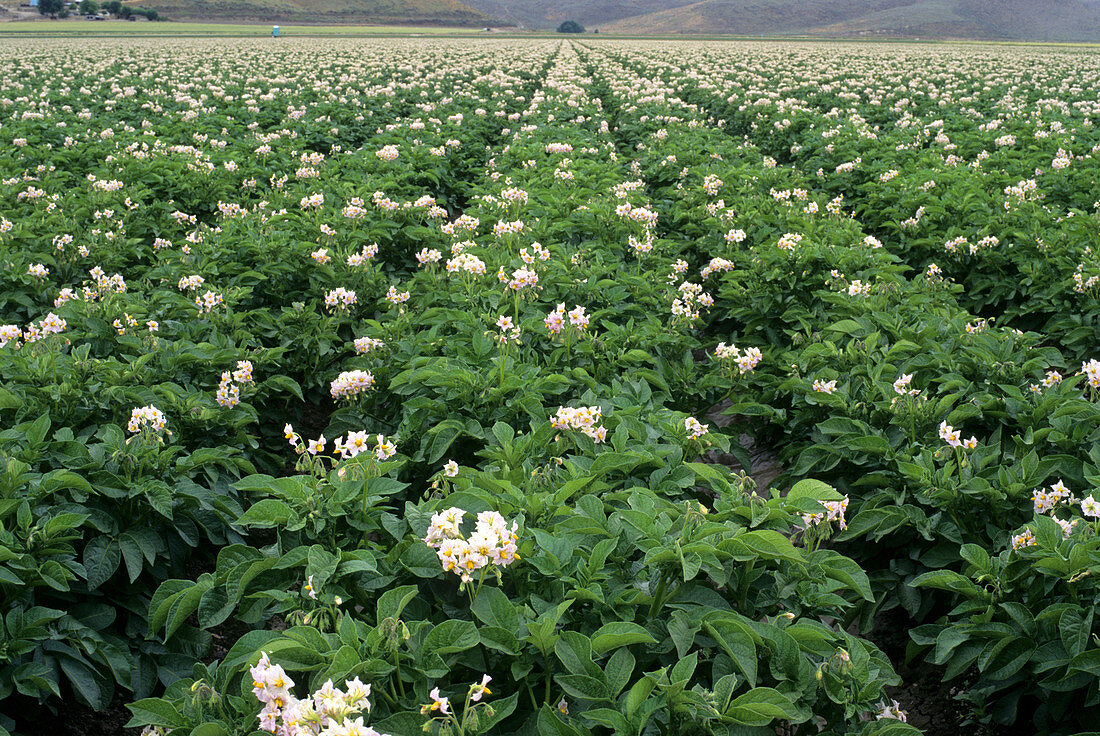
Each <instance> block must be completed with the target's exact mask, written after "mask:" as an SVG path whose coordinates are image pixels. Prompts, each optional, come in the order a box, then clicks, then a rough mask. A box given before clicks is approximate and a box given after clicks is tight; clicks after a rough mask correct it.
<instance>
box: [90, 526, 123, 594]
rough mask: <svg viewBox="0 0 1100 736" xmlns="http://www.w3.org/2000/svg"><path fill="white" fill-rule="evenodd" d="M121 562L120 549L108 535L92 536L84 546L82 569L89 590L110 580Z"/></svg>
mask: <svg viewBox="0 0 1100 736" xmlns="http://www.w3.org/2000/svg"><path fill="white" fill-rule="evenodd" d="M121 562H122V550H121V548H120V547H119V545H118V543H117V542H116V541H115V540H113V539H111V538H110V537H93V538H92V540H91V541H90V542H88V544H87V545H86V546H85V547H84V570H85V575H86V576H87V581H88V588H89V590H95V589H96V588H98V587H99V586H101V585H103V584H104V583H105V582H107V581H108V580H110V578H111V576H112V575H114V574H115V570H117V569H118V566H119V564H121Z"/></svg>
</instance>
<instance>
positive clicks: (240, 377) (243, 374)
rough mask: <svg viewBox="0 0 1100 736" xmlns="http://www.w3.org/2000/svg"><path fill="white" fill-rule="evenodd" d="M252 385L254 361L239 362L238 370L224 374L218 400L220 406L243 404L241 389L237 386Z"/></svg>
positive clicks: (219, 386) (220, 383)
mask: <svg viewBox="0 0 1100 736" xmlns="http://www.w3.org/2000/svg"><path fill="white" fill-rule="evenodd" d="M250 383H252V361H250V360H238V361H237V370H235V371H232V372H230V371H225V372H224V373H222V376H221V381H220V382H219V383H218V391H217V394H216V399H217V402H218V405H219V406H225V407H234V406H236V405H237V404H239V403H241V388H240V386H238V385H237V384H241V385H248V384H250Z"/></svg>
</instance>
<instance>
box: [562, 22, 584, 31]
mask: <svg viewBox="0 0 1100 736" xmlns="http://www.w3.org/2000/svg"><path fill="white" fill-rule="evenodd" d="M558 33H584V26H582V25H581V24H580V23H578V22H577V21H575V20H567V21H564V22H563V23H562V24H561V25H560V26H558Z"/></svg>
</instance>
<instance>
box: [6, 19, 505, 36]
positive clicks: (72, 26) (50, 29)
mask: <svg viewBox="0 0 1100 736" xmlns="http://www.w3.org/2000/svg"><path fill="white" fill-rule="evenodd" d="M271 26H272V24H271V23H249V24H244V23H176V22H158V23H148V22H137V23H128V22H125V21H103V22H92V21H87V20H84V19H79V20H76V19H73V20H58V21H49V22H46V21H12V22H10V23H0V36H119V37H129V36H135V37H136V36H256V37H262V36H270V35H271ZM279 35H280V36H487V35H489V34H487V33H485V32H484V31H480V30H477V29H472V28H446V27H441V26H365V25H364V26H357V25H316V26H309V25H282V24H280V25H279Z"/></svg>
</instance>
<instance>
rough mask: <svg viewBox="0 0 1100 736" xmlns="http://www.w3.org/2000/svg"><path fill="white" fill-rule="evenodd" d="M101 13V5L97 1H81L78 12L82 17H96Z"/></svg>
mask: <svg viewBox="0 0 1100 736" xmlns="http://www.w3.org/2000/svg"><path fill="white" fill-rule="evenodd" d="M98 11H99V3H97V2H96V1H95V0H81V3H80V7H79V8H78V9H77V12H78V13H80V14H81V15H95V14H96V13H97V12H98Z"/></svg>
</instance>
